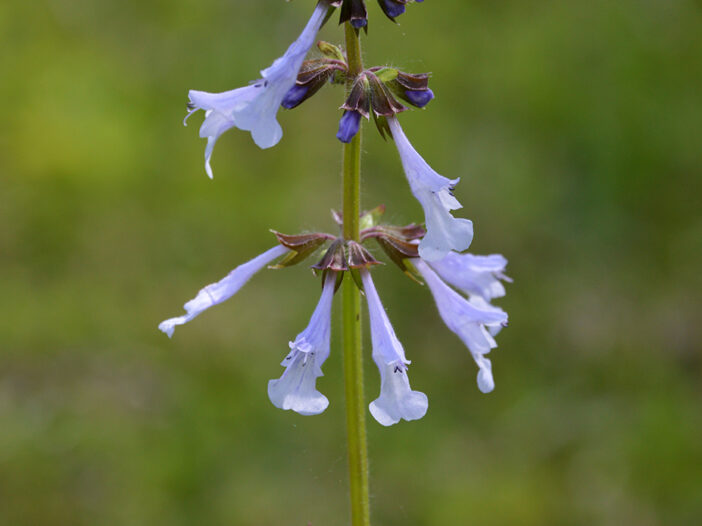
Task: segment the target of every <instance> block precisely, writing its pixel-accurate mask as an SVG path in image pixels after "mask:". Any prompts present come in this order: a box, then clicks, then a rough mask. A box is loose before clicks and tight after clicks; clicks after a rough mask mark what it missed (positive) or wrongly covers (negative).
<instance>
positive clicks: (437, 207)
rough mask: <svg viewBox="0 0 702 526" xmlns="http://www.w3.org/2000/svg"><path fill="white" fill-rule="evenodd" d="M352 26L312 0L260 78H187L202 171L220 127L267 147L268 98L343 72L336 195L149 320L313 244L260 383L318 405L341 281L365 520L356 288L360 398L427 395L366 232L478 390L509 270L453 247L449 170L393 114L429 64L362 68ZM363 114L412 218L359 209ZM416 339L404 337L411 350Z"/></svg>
mask: <svg viewBox="0 0 702 526" xmlns="http://www.w3.org/2000/svg"><path fill="white" fill-rule="evenodd" d="M416 1H417V2H419V1H421V0H416ZM410 3H412V0H378V4H379V6H380V8H381V10H382V12H383V13H384V14H385V15H386V16H387V17H388V18H390V19H391V20H394V19H395V17H397V16H399V15H401V14H402V13H404V12H405V9H406V6H407V5H408V4H410ZM335 9H339V11H340V23H341V24H343V25H344V31H345V40H346V49H345V50H344V49H342V48H341V47H339V46H336V45H333V44H330V43H328V42H318V43H317V50H318V54H316V55H315V56H313V57H310V58H307V59H306V56H307V54H308V51H309V50H310V49H311V48H312V45H313V44H314V40H315V38H316V34H317V32H318V31H319V29H320V28H321V26H322V25H323V24H324V22H325V21H326V20H327V19H328V18H329V17H330V16H331V14H332V12H333V11H334V10H335ZM360 29H363V30H365V31H367V29H368V10H367V6H366V2H365V0H319V1H318V2H317V5H316V7H315V9H314V11H313V14H312V17H311V18H310V20H309V22H308V23H307V25H306V27H305V28H304V30H303V31H302V33H301V34H300V36H299V37H298V38H297V40H295V41H294V42H293V43H292V44H291V45H290V47H289V48H288V50H287V51H286V52H285V54H284V55H283V56H282V57H280V58H278V59H276V61H275V62H273V64H272V65H271V66H270V67H268V68H267V69H264V70H263V71H261V76H262V79H261V80H258V81H256V82H254V83H252V84H250V85H249V86H245V87H243V88H238V89H235V90H232V91H228V92H225V93H218V94H212V93H205V92H202V91H190V93H189V98H190V104H189V109H190V112H189V113H188V116H189V115H190V114H191V113H193V112H194V111H197V110H198V109H203V110H205V121H204V122H203V124H202V126H201V128H200V136H201V137H206V138H207V139H208V142H207V147H206V150H205V168H206V171H207V174H208V175H209V176H210V177H212V170H211V168H210V158H211V155H212V149H213V147H214V145H215V142H216V141H217V139H218V138H219V136H220V135H221V134H222V133H224V132H225V131H227V130H228V129H230V128H233V127H236V128H239V129H242V130H245V131H250V132H251V135H252V137H253V139H254V142H255V143H256V144H257V145H258V146H260V147H261V148H268V147H270V146H273V145H275V144H277V143H278V142H279V141H280V139H281V137H282V130H281V127H280V125H279V124H278V121H277V118H276V116H277V112H278V110H279V109H280V108H281V107H282V108H285V109H293V108H297V107H299V106H300V105H301V104H302V103H303V102H305V101H306V100H308V99H309V98H310V97H312V96H314V95H315V94H316V93H317V92H318V91H319V90H320V89H322V88H323V87H324V86H326V85H342V86H345V88H346V94H345V99H344V102H343V104H342V105H341V107H340V109H341V110H342V113H341V117H340V120H339V127H338V132H337V138H338V139H339V140H340V141H341V142H342V143H343V145H344V146H343V203H342V205H343V206H342V210H341V211H339V212H334V213H333V219H334V221H335V222H336V224H337V226H338V232H336V233H334V234H331V233H325V232H308V233H303V234H298V235H286V234H281V233H279V232H275V231H273V234H274V235H275V236H276V239H277V244H276V245H275V246H274V247H273V248H270V249H268V250H267V251H265V252H264V253H262V254H260V255H259V256H257V257H255V258H254V259H252V260H250V261H248V262H246V263H244V264H242V265H240V266H239V267H237V268H235V269H234V270H232V271H231V272H230V273H229V275H227V276H226V277H224V278H223V279H222V280H220V281H218V282H216V283H212V284H210V285H207V286H206V287H205V288H203V289H201V290H200V291H199V292H198V293H197V295H196V297H195V298H194V299H192V300H190V301H188V302H187V303H186V304H185V311H186V313H185V314H184V315H182V316H179V317H175V318H171V319H168V320H166V321H164V322H162V323H161V324H160V325H159V329H160V330H162V331H163V332H164V333H166V334H167V335H168V336H169V337H171V336H173V333H174V330H175V327H176V326H178V325H183V324H185V323H187V322H189V321H191V320H192V319H193V318H195V317H196V316H198V315H199V314H201V313H202V312H203V311H205V310H206V309H208V308H210V307H212V306H214V305H217V304H219V303H221V302H223V301H225V300H227V299H229V298H231V297H232V296H233V295H234V294H236V293H237V292H238V291H239V290H240V289H241V287H242V286H243V285H244V284H245V283H246V282H247V281H248V280H249V279H250V278H251V277H252V276H253V275H254V274H256V273H257V272H259V271H260V270H262V269H264V268H266V267H268V268H273V269H282V268H287V267H290V266H293V265H297V264H299V263H301V262H303V261H306V260H307V259H308V258H310V257H315V259H316V263H315V264H313V265H312V270H313V272H314V274H315V275H317V276H320V277H321V280H322V293H321V297H320V298H319V302H318V304H317V307H316V308H315V309H314V312H313V313H312V315H311V317H310V320H309V323H308V325H307V327H306V328H305V329H304V330H303V331H302V332H300V333H299V334H298V335H297V336H296V337H295V338H294V339H293V340H292V341H290V343H289V352H288V353H287V355H286V356H285V358H284V359H283V361H282V363H281V365H282V366H283V368H284V370H283V372H282V375H281V376H280V378H278V379H272V380H270V381H269V382H268V397H269V398H270V401H271V402H272V404H273V405H274V406H276V407H278V408H280V409H284V410H292V411H295V412H297V413H299V414H301V415H316V414H319V413H322V412H323V411H324V410H325V409H326V408H327V407H328V405H329V403H330V402H329V399H328V398H327V397H326V396H325V395H324V394H322V392H320V390H318V387H317V380H318V378H320V377H321V376H322V375H323V373H322V366H323V365H324V363H325V361H326V360H327V358H328V357H329V354H330V350H331V349H330V335H331V319H332V307H333V303H334V296H335V294H336V291H337V290H338V289H341V291H342V299H341V304H342V305H341V307H342V311H343V312H342V319H343V326H342V332H343V335H342V336H343V338H342V339H343V351H344V382H345V394H346V423H347V436H348V452H349V478H350V487H351V517H352V524H353V526H362V525H363V526H368V525H369V524H370V511H369V498H368V496H369V488H368V454H367V446H366V413H365V397H364V382H363V361H362V360H363V356H362V352H361V351H362V348H361V319H362V318H361V295H362V294H363V295H365V298H366V301H367V308H368V316H369V320H370V333H371V341H372V353H371V355H372V358H373V361H374V362H375V364H376V365H377V367H378V372H379V377H380V394H379V396H378V397H377V398H376V399H375V400H373V401H372V402H371V403H370V404H369V411H370V413H371V415H372V416H373V418H375V420H377V421H378V422H379V423H380V424H382V425H384V426H389V425H393V424H396V423H398V422H400V421H401V420H405V421H412V420H418V419H421V418H422V417H423V416H424V415H425V414H426V413H427V410H428V407H429V404H428V398H427V396H426V395H425V394H424V393H422V392H420V391H415V390H413V389H412V388H411V387H410V382H409V376H408V370H409V365H410V361H409V360H408V359H407V357H406V355H405V349H404V347H403V346H402V344H401V343H400V340H399V338H398V337H397V335H396V333H395V330H394V329H393V327H392V325H391V323H390V319H389V317H388V314H387V313H386V311H385V308H384V307H383V304H382V303H381V300H380V296H379V295H378V292H377V290H376V286H375V283H374V282H373V279H372V276H371V274H372V268H373V267H374V266H375V265H378V264H379V263H380V262H379V261H377V260H376V259H375V257H374V256H373V255H372V254H371V252H370V251H369V250H368V248H367V245H368V243H371V242H374V243H377V246H378V247H379V248H380V249H381V250H382V252H383V253H384V254H385V255H386V256H387V257H388V259H389V260H390V261H391V262H392V263H394V264H395V265H396V266H397V267H399V268H400V270H402V271H403V272H404V273H405V274H407V275H408V276H409V277H411V278H412V279H413V280H414V281H416V282H418V283H425V284H426V286H427V289H428V290H429V292H430V293H431V295H432V296H433V298H434V301H435V303H436V306H437V310H438V312H439V315H440V317H441V319H442V320H443V321H444V323H445V324H446V326H447V327H448V328H449V329H450V330H451V331H452V332H454V333H455V334H456V335H457V336H458V337H459V338H460V340H461V341H462V342H463V343H464V344H465V346H466V347H467V348H468V351H469V352H470V354H471V355H472V357H473V359H474V361H475V363H476V365H477V369H478V372H477V384H478V388H479V390H480V391H482V392H483V393H489V392H491V391H492V390H493V389H494V388H495V381H494V377H493V372H492V362H491V361H490V359H489V358H488V357H487V355H488V354H489V353H490V352H491V351H492V350H493V349H494V348H495V347H496V346H497V343H496V341H495V336H496V335H497V334H498V332H499V331H500V330H501V329H502V328H503V327H505V326H507V321H508V318H507V314H506V313H505V312H504V311H503V310H502V309H500V308H499V307H496V306H494V305H492V303H491V302H492V301H493V300H494V299H495V298H499V297H502V296H504V294H505V288H504V285H503V282H509V281H511V280H510V279H509V278H508V277H507V276H506V275H505V267H506V265H507V260H506V259H505V258H504V257H503V256H501V255H499V254H493V255H490V256H479V255H474V254H470V253H467V252H464V251H465V250H467V249H468V248H469V246H470V244H471V242H472V240H473V223H472V222H471V221H470V220H468V219H465V218H460V217H454V216H453V215H452V212H453V211H455V210H458V209H460V208H461V204H460V203H459V202H458V200H457V199H456V197H455V196H454V193H453V192H454V188H455V187H456V185H457V184H458V182H459V179H458V178H455V179H449V178H447V177H444V176H442V175H440V174H439V173H437V172H436V171H435V170H434V169H432V168H431V167H430V166H429V164H428V163H427V162H426V161H425V160H424V158H423V157H422V156H421V155H420V154H419V153H418V152H417V150H416V149H415V148H414V146H413V145H412V144H411V143H410V141H409V139H408V138H407V136H406V135H405V132H404V130H403V129H402V126H401V125H400V122H399V119H398V114H399V113H402V112H404V111H407V110H408V109H409V108H408V106H413V107H415V108H424V107H426V106H427V104H428V103H429V102H431V101H432V100H433V99H434V92H433V91H432V90H431V89H430V88H429V75H428V74H426V73H420V74H413V73H407V72H404V71H401V70H399V69H397V68H393V67H388V66H374V67H370V68H365V67H364V66H363V62H362V60H361V46H360V37H361V31H360ZM405 104H407V105H408V106H406V105H405ZM186 118H187V117H186ZM364 119H366V120H371V119H372V120H373V122H374V123H375V125H376V127H377V129H378V131H379V132H380V134H381V135H382V136H383V137H385V138H388V139H391V140H392V141H393V142H394V143H395V146H396V148H397V151H398V153H399V157H400V161H401V165H402V168H403V170H404V173H405V176H406V178H407V181H408V183H409V187H410V190H411V192H412V194H413V195H414V197H415V198H416V199H417V201H419V204H420V205H421V207H422V208H423V210H424V224H423V225H421V224H414V223H412V224H409V225H405V226H395V225H388V224H384V223H383V222H382V216H383V212H384V210H385V209H384V207H383V206H380V207H377V208H375V209H373V210H370V211H367V212H363V213H361V208H360V183H361V178H360V166H361V148H360V138H361V131H362V123H363V120H364ZM420 351H421V349H412V353H413V354H415V355H416V353H418V352H420ZM420 359H421V358H420Z"/></svg>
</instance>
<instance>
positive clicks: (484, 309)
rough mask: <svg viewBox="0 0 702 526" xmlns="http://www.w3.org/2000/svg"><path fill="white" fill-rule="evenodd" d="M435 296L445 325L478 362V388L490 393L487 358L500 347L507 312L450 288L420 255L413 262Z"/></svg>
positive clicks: (490, 368)
mask: <svg viewBox="0 0 702 526" xmlns="http://www.w3.org/2000/svg"><path fill="white" fill-rule="evenodd" d="M412 263H414V266H415V268H416V269H417V270H418V271H419V273H420V274H421V275H422V277H423V278H424V280H425V281H426V283H427V285H428V286H429V290H430V291H431V293H432V295H433V296H434V301H436V306H437V308H438V310H439V314H440V316H441V318H442V319H443V320H444V323H445V324H446V326H447V327H448V328H449V329H450V330H451V331H453V332H454V333H455V334H456V335H457V336H458V337H459V338H460V339H461V340H462V341H463V343H464V344H465V345H466V347H468V349H469V350H470V353H471V354H472V355H473V359H474V360H475V363H476V364H477V365H478V368H479V371H478V388H479V389H480V390H481V391H482V392H483V393H489V392H491V391H492V390H493V389H494V388H495V381H494V379H493V376H492V363H491V362H490V360H489V359H488V358H486V357H485V355H486V354H487V353H489V352H490V351H491V350H492V349H494V348H495V347H497V343H496V342H495V338H494V335H495V334H497V332H499V331H500V329H501V328H502V327H504V326H505V325H506V324H507V313H505V312H504V311H503V310H502V309H500V308H498V307H494V306H492V305H490V304H489V303H488V302H487V301H486V300H485V299H484V298H483V297H482V296H472V297H470V298H469V299H466V298H464V297H463V296H461V295H460V294H458V293H457V292H456V291H455V290H453V289H452V288H451V287H449V286H448V285H447V284H446V283H445V282H444V281H443V280H442V279H441V278H440V277H439V276H438V275H437V274H436V272H434V271H433V270H432V269H431V267H430V264H427V262H425V261H423V260H422V259H421V258H417V259H414V260H413V261H412Z"/></svg>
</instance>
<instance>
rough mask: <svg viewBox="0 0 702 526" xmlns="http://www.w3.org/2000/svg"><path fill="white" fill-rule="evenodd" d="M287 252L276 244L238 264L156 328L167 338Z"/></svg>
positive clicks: (231, 293)
mask: <svg viewBox="0 0 702 526" xmlns="http://www.w3.org/2000/svg"><path fill="white" fill-rule="evenodd" d="M287 252H289V249H288V248H286V247H284V246H282V245H276V246H275V247H273V248H271V249H269V250H267V251H265V252H264V253H263V254H261V255H259V256H257V257H255V258H254V259H252V260H251V261H248V262H246V263H244V264H243V265H239V266H238V267H236V268H235V269H234V270H232V271H231V272H230V273H229V274H228V275H227V276H226V277H225V278H223V279H221V280H220V281H218V282H217V283H211V284H210V285H207V286H206V287H205V288H203V289H201V290H200V291H199V292H198V293H197V296H195V298H194V299H192V300H190V301H189V302H187V303H186V304H185V311H186V314H185V315H183V316H179V317H177V318H170V319H168V320H165V321H162V322H161V323H160V324H159V326H158V328H159V329H160V330H161V331H163V332H164V333H166V334H167V335H168V337H169V338H170V337H172V336H173V331H175V327H176V325H183V324H184V323H187V322H189V321H190V320H192V319H193V318H194V317H195V316H197V315H198V314H200V313H201V312H203V311H204V310H207V309H209V308H210V307H213V306H214V305H217V304H218V303H222V302H223V301H225V300H228V299H229V298H231V297H232V296H233V295H234V294H236V293H237V292H239V289H240V288H241V287H243V286H244V284H246V282H247V281H249V279H251V277H252V276H253V275H254V274H256V273H257V272H258V271H259V270H261V269H262V268H263V267H265V266H266V265H268V264H269V263H270V262H271V261H273V260H275V259H277V258H279V257H280V256H282V255H284V254H285V253H287Z"/></svg>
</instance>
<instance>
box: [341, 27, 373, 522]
mask: <svg viewBox="0 0 702 526" xmlns="http://www.w3.org/2000/svg"><path fill="white" fill-rule="evenodd" d="M346 53H347V55H348V64H349V70H350V71H351V73H352V75H353V76H355V75H357V74H358V73H360V72H361V71H362V70H363V62H362V60H361V41H360V39H359V36H358V32H357V31H356V30H355V29H354V28H353V27H352V26H351V25H350V24H349V23H348V22H347V23H346ZM350 76H351V75H350ZM343 186H344V213H343V217H344V238H345V239H348V240H355V241H358V240H359V222H360V221H359V220H360V211H361V130H360V129H359V131H358V134H356V136H355V137H354V138H353V139H352V140H351V142H350V143H349V144H346V145H344V182H343ZM350 278H351V276H347V279H346V280H345V282H344V291H343V334H344V385H345V391H346V433H347V435H348V448H349V479H350V485H351V524H352V526H370V503H369V499H368V446H367V444H366V406H365V401H364V399H363V354H362V352H361V294H360V292H359V290H358V288H357V287H356V284H355V283H354V280H353V279H350Z"/></svg>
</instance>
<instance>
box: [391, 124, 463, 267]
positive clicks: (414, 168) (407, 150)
mask: <svg viewBox="0 0 702 526" xmlns="http://www.w3.org/2000/svg"><path fill="white" fill-rule="evenodd" d="M387 122H388V125H389V127H390V131H391V132H392V136H393V139H394V140H395V145H396V146H397V151H398V152H399V154H400V160H401V161H402V166H403V168H404V170H405V175H406V176H407V181H408V182H409V185H410V189H411V190H412V193H413V194H414V196H415V198H417V200H418V201H419V202H420V204H421V205H422V208H424V216H425V221H426V226H427V234H426V236H425V237H424V239H422V241H421V243H420V245H419V251H420V254H421V256H422V258H424V259H426V260H427V261H433V260H436V259H441V258H442V257H444V256H445V255H446V254H447V253H448V252H450V251H451V250H456V251H458V252H460V251H463V250H465V249H467V248H468V247H469V246H470V244H471V242H472V240H473V223H472V222H471V221H469V220H468V219H460V218H454V217H453V216H452V215H451V213H450V212H451V210H456V209H458V208H461V204H460V203H459V202H458V200H457V199H456V198H455V197H454V196H453V193H452V192H453V187H454V186H455V185H456V184H457V183H458V181H459V180H458V179H448V178H446V177H444V176H442V175H439V174H438V173H437V172H436V171H434V170H433V169H432V168H431V166H429V165H428V164H427V162H426V161H425V160H424V159H423V158H422V156H421V155H419V153H417V151H416V150H415V149H414V147H413V146H412V144H411V143H410V142H409V140H408V139H407V136H406V135H405V133H404V131H403V130H402V126H400V122H399V121H398V120H397V118H396V117H388V119H387Z"/></svg>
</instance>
